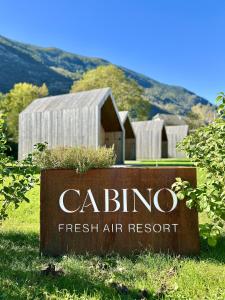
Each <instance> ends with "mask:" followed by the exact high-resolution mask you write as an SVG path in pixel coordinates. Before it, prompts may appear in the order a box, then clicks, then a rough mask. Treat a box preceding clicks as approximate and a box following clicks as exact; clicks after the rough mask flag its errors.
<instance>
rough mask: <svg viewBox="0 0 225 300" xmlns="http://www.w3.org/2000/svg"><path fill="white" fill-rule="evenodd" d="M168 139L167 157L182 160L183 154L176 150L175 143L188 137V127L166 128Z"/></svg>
mask: <svg viewBox="0 0 225 300" xmlns="http://www.w3.org/2000/svg"><path fill="white" fill-rule="evenodd" d="M166 134H167V139H168V157H171V158H172V157H173V158H182V157H185V154H184V153H183V152H180V151H178V150H177V148H176V147H177V143H178V142H181V141H182V140H183V139H184V138H185V137H186V136H187V135H188V125H180V126H166Z"/></svg>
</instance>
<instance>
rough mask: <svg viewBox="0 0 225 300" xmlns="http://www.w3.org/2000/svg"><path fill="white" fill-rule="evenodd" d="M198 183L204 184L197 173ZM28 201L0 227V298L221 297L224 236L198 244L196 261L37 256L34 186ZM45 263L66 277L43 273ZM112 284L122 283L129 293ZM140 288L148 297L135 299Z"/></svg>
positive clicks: (211, 299)
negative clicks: (211, 243)
mask: <svg viewBox="0 0 225 300" xmlns="http://www.w3.org/2000/svg"><path fill="white" fill-rule="evenodd" d="M163 162H164V161H163ZM163 162H160V163H163ZM167 162H168V161H167ZM186 162H187V161H186ZM173 163H174V164H175V161H173ZM177 163H178V161H177ZM179 163H180V162H179ZM198 179H199V181H201V180H204V174H203V173H202V172H201V171H200V172H198ZM29 198H30V203H29V204H28V203H23V204H22V205H21V206H20V207H19V209H17V210H15V211H12V212H11V214H10V218H9V219H8V220H7V221H5V223H4V224H3V226H2V227H1V229H0V299H6V300H10V299H18V300H19V299H68V300H69V299H104V300H105V299H110V300H111V299H171V300H172V299H173V300H175V299H190V300H191V299H196V300H197V299H198V300H199V299H209V300H216V299H221V300H224V299H225V268H224V263H225V237H222V238H221V239H220V241H219V243H218V245H217V246H216V248H209V247H208V246H207V245H206V243H205V242H204V241H202V242H201V254H200V255H199V257H172V256H170V255H166V254H153V253H150V252H147V253H143V254H142V255H133V256H131V257H126V258H125V257H119V256H108V257H96V256H95V257H94V256H64V257H61V258H48V257H39V186H36V187H35V188H34V189H33V190H32V191H30V192H29ZM203 219H204V218H203V216H201V221H203ZM49 262H51V263H54V264H56V265H57V267H60V268H63V270H64V272H65V275H64V276H61V277H54V276H44V275H42V274H41V273H40V270H41V268H42V267H43V266H46V265H47V264H48V263H49ZM112 282H114V283H122V284H124V285H125V286H126V287H127V288H128V289H129V290H128V293H127V294H123V293H121V292H118V291H117V290H116V289H115V287H113V286H112ZM143 289H146V290H147V292H148V296H147V298H143V297H142V296H141V295H140V291H139V290H143ZM122 290H123V291H125V289H124V288H123V289H122Z"/></svg>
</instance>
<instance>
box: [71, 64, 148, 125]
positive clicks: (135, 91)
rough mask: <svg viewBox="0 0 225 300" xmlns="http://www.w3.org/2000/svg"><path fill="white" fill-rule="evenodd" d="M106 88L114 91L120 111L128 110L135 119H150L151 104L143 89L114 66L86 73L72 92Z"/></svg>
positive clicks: (74, 85) (76, 83)
mask: <svg viewBox="0 0 225 300" xmlns="http://www.w3.org/2000/svg"><path fill="white" fill-rule="evenodd" d="M104 87H110V88H111V89H112V93H113V96H114V97H115V100H116V103H117V106H118V108H119V110H128V111H129V112H130V115H131V117H132V118H133V119H139V120H144V119H148V116H149V111H150V103H149V102H148V101H147V100H146V99H144V97H143V88H142V87H140V86H139V85H138V84H137V82H136V81H135V80H132V79H129V78H127V77H126V76H125V74H124V72H123V71H122V70H120V69H119V68H117V67H115V66H113V65H108V66H100V67H97V68H96V69H94V70H90V71H88V72H86V73H85V74H84V75H83V78H82V79H80V80H79V81H75V82H74V84H73V85H72V88H71V92H79V91H86V90H91V89H97V88H104Z"/></svg>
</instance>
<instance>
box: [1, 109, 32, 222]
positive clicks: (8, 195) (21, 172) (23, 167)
mask: <svg viewBox="0 0 225 300" xmlns="http://www.w3.org/2000/svg"><path fill="white" fill-rule="evenodd" d="M7 149H8V147H7V138H6V123H5V116H4V115H1V114H0V224H1V223H2V221H3V220H5V219H6V218H7V217H8V209H9V207H10V206H12V205H14V207H15V208H17V207H19V205H20V203H21V202H23V201H27V202H29V199H28V198H27V197H26V192H28V191H29V190H30V189H31V188H32V187H33V186H34V184H35V183H36V182H37V181H38V179H37V178H36V177H35V173H36V171H37V170H36V167H35V166H34V165H33V164H32V156H31V155H28V157H27V158H26V159H25V160H23V161H21V162H15V161H14V159H13V158H12V157H10V156H7V154H6V152H7Z"/></svg>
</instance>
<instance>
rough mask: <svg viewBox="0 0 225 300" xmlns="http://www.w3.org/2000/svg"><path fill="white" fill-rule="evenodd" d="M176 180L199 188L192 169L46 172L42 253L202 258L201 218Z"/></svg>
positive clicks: (42, 191) (43, 187)
mask: <svg viewBox="0 0 225 300" xmlns="http://www.w3.org/2000/svg"><path fill="white" fill-rule="evenodd" d="M176 177H181V178H182V179H183V180H187V181H189V182H190V183H191V184H192V185H193V186H195V185H196V169H195V168H192V167H160V168H138V167H125V168H124V167H121V168H108V169H93V170H89V171H88V172H87V173H85V174H77V173H76V172H75V171H74V170H64V169H51V170H44V171H42V174H41V240H40V250H41V253H43V254H46V255H54V256H55V255H63V254H67V253H75V254H85V253H93V254H106V253H111V252H116V253H120V254H122V255H126V254H131V253H132V252H134V251H142V250H152V251H154V252H160V251H162V252H170V253H175V254H197V253H198V252H199V233H198V214H197V212H196V211H195V210H194V209H189V208H187V207H186V203H185V200H184V201H178V200H177V197H176V194H175V193H174V191H172V190H171V185H172V184H173V183H174V182H175V178H176Z"/></svg>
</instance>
